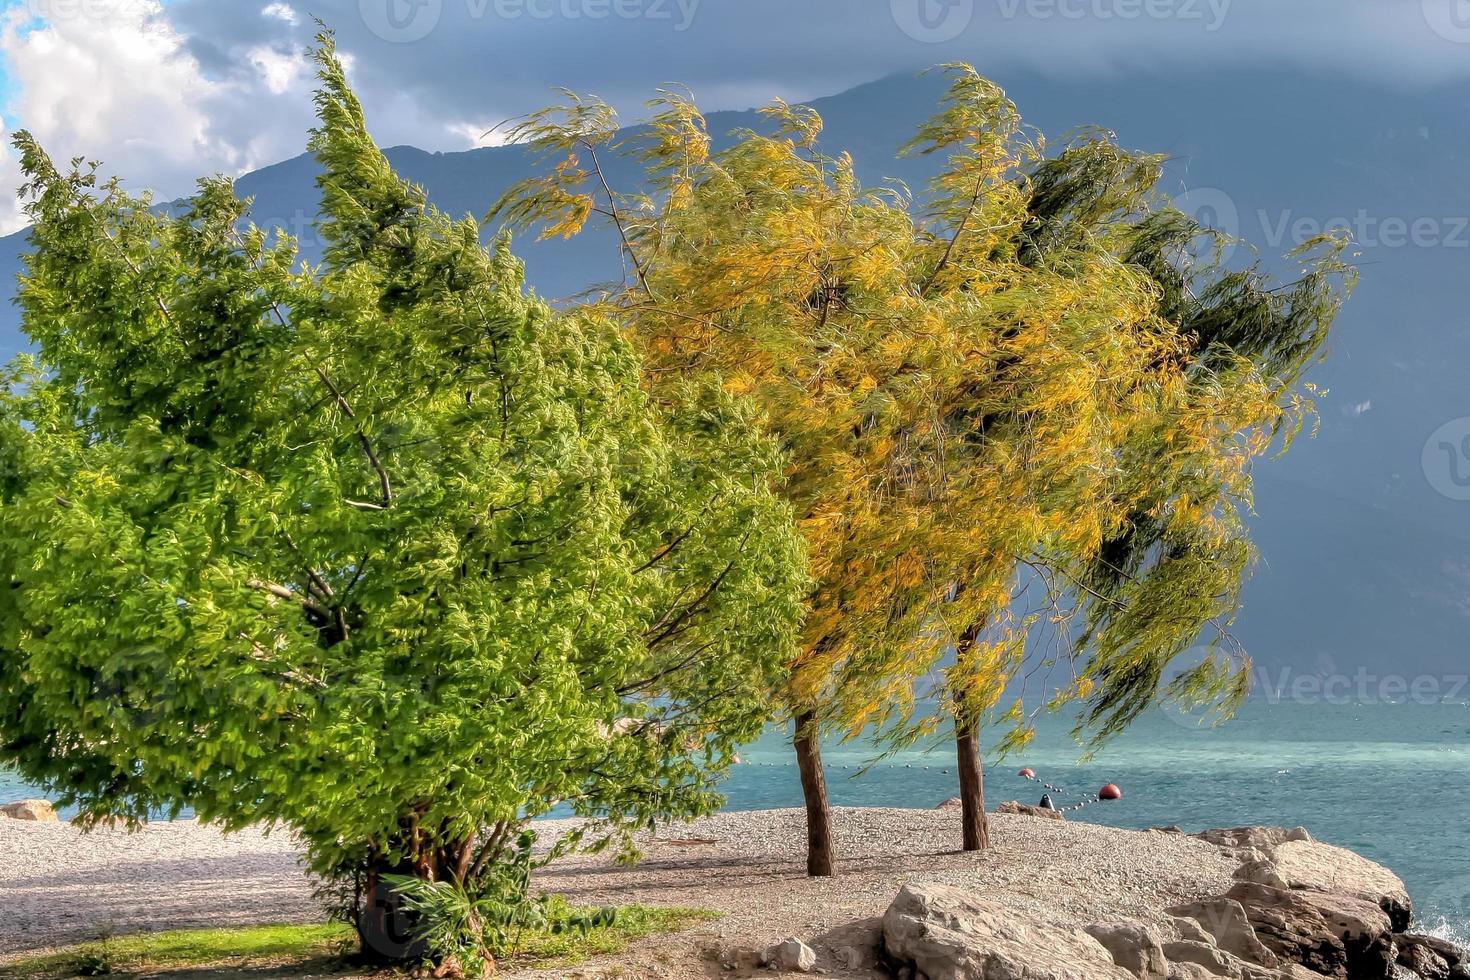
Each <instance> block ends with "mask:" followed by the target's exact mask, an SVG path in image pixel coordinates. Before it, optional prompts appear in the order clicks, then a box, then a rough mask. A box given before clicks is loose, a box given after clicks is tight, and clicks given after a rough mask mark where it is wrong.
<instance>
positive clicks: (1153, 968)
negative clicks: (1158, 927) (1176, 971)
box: [1086, 922, 1169, 980]
mask: <svg viewBox="0 0 1470 980" xmlns="http://www.w3.org/2000/svg"><path fill="white" fill-rule="evenodd" d="M1086 932H1087V934H1088V935H1089V936H1091V937H1092V938H1093V939H1096V940H1097V941H1098V942H1099V943H1102V946H1103V949H1106V950H1107V951H1108V954H1109V955H1111V956H1112V957H1113V962H1114V963H1115V964H1117V965H1118V966H1121V967H1122V968H1123V969H1125V970H1127V971H1128V972H1129V973H1131V974H1133V975H1134V976H1135V977H1139V978H1141V980H1165V978H1167V977H1168V975H1169V963H1168V961H1167V960H1165V959H1164V946H1163V943H1162V942H1161V941H1160V939H1159V934H1158V933H1157V932H1155V931H1154V930H1153V929H1152V928H1150V927H1149V926H1146V925H1144V924H1143V923H1141V922H1098V923H1095V924H1093V925H1090V926H1088V927H1087V929H1086Z"/></svg>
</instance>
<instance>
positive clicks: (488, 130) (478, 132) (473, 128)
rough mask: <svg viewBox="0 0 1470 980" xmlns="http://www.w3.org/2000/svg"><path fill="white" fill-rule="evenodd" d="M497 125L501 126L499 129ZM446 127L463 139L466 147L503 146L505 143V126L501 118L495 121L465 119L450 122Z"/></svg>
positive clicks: (456, 136) (459, 138) (455, 135)
mask: <svg viewBox="0 0 1470 980" xmlns="http://www.w3.org/2000/svg"><path fill="white" fill-rule="evenodd" d="M496 127H499V128H498V129H497V128H496ZM445 129H447V130H449V132H450V133H451V134H452V135H453V136H454V137H455V138H457V139H458V140H460V141H462V143H463V145H464V146H466V147H470V148H474V147H479V146H502V145H504V144H505V127H504V126H501V125H500V121H499V120H496V121H495V122H483V121H473V120H464V121H462V122H452V123H449V124H448V125H446V126H445ZM492 130H493V132H492ZM487 134H488V135H487Z"/></svg>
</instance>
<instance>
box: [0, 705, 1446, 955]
mask: <svg viewBox="0 0 1470 980" xmlns="http://www.w3.org/2000/svg"><path fill="white" fill-rule="evenodd" d="M1080 754H1081V753H1080V751H1079V749H1078V747H1077V746H1076V745H1075V743H1073V742H1071V741H1070V739H1069V738H1068V736H1067V732H1066V729H1065V726H1063V725H1060V724H1057V725H1053V726H1050V727H1047V728H1044V729H1043V730H1042V732H1041V733H1040V735H1039V736H1038V738H1037V741H1036V743H1035V744H1034V745H1033V746H1032V747H1030V748H1028V749H1027V750H1026V751H1025V753H1023V754H1021V755H1017V756H1015V757H1013V758H1010V759H1006V760H1004V761H1002V762H992V763H991V764H990V766H989V770H988V772H987V774H986V796H987V800H988V802H989V804H990V805H991V806H994V805H995V804H996V803H999V802H1001V801H1002V800H1009V799H1019V800H1022V801H1025V802H1028V803H1035V802H1037V801H1038V799H1039V798H1040V794H1041V789H1040V787H1038V786H1037V785H1035V784H1034V783H1030V782H1027V781H1026V780H1023V779H1021V778H1020V777H1019V776H1017V775H1016V772H1017V770H1018V769H1020V768H1021V767H1023V766H1029V767H1030V768H1032V769H1034V770H1036V772H1037V775H1038V776H1040V777H1041V778H1042V779H1044V780H1046V781H1047V782H1050V783H1053V784H1055V785H1058V786H1060V787H1062V788H1064V789H1066V790H1069V791H1071V793H1072V795H1071V796H1070V797H1067V798H1064V799H1062V800H1060V801H1059V802H1061V803H1063V804H1065V803H1069V802H1074V801H1075V800H1076V799H1079V798H1082V797H1083V796H1085V795H1086V794H1090V793H1093V792H1095V791H1096V790H1097V789H1098V788H1099V787H1100V786H1102V784H1103V783H1106V782H1113V783H1117V784H1118V785H1119V786H1121V787H1122V789H1123V792H1124V798H1123V799H1122V800H1121V801H1120V802H1116V803H1097V804H1092V805H1089V806H1087V807H1085V808H1084V809H1082V810H1080V811H1078V812H1076V813H1073V814H1069V819H1073V820H1085V821H1090V822H1096V823H1102V824H1108V825H1111V826H1118V827H1134V828H1144V827H1151V826H1159V825H1167V824H1178V825H1179V826H1181V827H1183V828H1184V829H1185V830H1188V831H1191V832H1193V831H1198V830H1203V829H1205V828H1207V827H1223V826H1235V825H1240V824H1271V825H1279V826H1286V827H1293V826H1305V827H1307V828H1308V829H1309V830H1311V832H1312V833H1313V835H1314V836H1316V837H1317V838H1319V839H1321V840H1324V841H1328V842H1330V843H1334V844H1340V845H1342V846H1344V847H1349V848H1352V849H1353V850H1355V851H1358V852H1359V853H1361V854H1363V855H1365V856H1367V857H1370V858H1372V859H1373V860H1375V861H1379V862H1381V863H1383V864H1385V865H1387V866H1389V867H1390V868H1392V869H1394V870H1395V871H1396V872H1398V874H1399V875H1400V876H1401V877H1402V878H1403V879H1404V881H1405V882H1406V883H1407V885H1408V886H1409V892H1410V894H1411V895H1412V896H1413V899H1414V904H1415V907H1416V910H1417V913H1418V915H1419V918H1420V921H1421V923H1422V925H1423V927H1424V928H1432V929H1435V930H1437V931H1439V932H1440V933H1442V934H1445V935H1449V934H1455V935H1458V936H1460V937H1462V938H1466V939H1470V705H1464V704H1403V705H1397V704H1381V703H1380V704H1373V705H1335V704H1325V703H1324V704H1307V705H1303V704H1269V703H1256V704H1251V705H1248V706H1247V707H1246V708H1245V709H1244V710H1243V711H1242V712H1241V713H1240V714H1239V715H1238V716H1237V717H1236V718H1235V719H1234V720H1233V721H1231V722H1229V723H1227V724H1225V725H1223V726H1220V727H1218V728H1213V729H1211V728H1200V727H1199V726H1198V725H1196V724H1195V723H1194V722H1193V721H1191V720H1189V719H1186V718H1181V717H1179V716H1177V715H1172V714H1168V713H1165V712H1162V711H1159V712H1153V713H1151V714H1149V715H1147V716H1145V717H1144V718H1143V719H1141V720H1140V721H1139V722H1138V723H1137V724H1136V725H1135V726H1134V727H1133V728H1132V729H1131V730H1129V731H1128V732H1126V733H1125V734H1124V735H1122V736H1120V737H1119V738H1118V739H1116V740H1115V741H1113V742H1112V743H1110V744H1109V745H1108V746H1107V747H1106V748H1104V749H1103V750H1102V751H1101V752H1100V753H1099V754H1098V756H1097V758H1096V759H1094V760H1093V761H1091V762H1088V763H1086V764H1082V763H1080V762H1079V757H1080ZM742 758H743V762H742V764H741V765H740V766H737V767H736V769H735V771H734V773H733V774H732V775H731V777H730V779H729V781H728V782H727V784H726V792H727V793H728V796H729V804H728V805H729V807H730V808H731V809H741V810H759V809H769V808H773V807H788V806H798V805H800V803H801V787H800V784H799V782H798V780H797V775H796V766H795V761H794V756H793V754H792V752H791V749H790V746H789V744H788V742H787V739H786V737H785V735H784V733H781V732H777V731H773V732H771V733H770V734H768V735H767V736H765V737H764V738H762V739H761V740H760V741H759V742H757V743H755V744H753V745H751V746H748V747H747V748H746V749H745V750H744V751H743V752H742ZM825 758H826V762H827V766H828V783H829V787H830V790H831V794H832V800H833V802H834V803H835V804H837V805H843V806H902V807H931V806H935V805H936V804H938V803H940V802H941V801H943V800H945V799H947V798H949V797H951V796H954V795H955V794H956V793H957V792H958V790H957V786H956V778H957V777H956V776H955V774H954V765H953V757H952V753H951V749H950V747H949V746H948V745H947V744H940V745H938V746H936V747H933V748H932V749H926V748H919V749H915V750H911V751H907V752H904V753H902V754H900V755H897V756H893V757H890V758H888V759H885V760H883V761H881V762H878V763H877V764H876V765H873V766H871V767H870V768H868V769H867V771H866V772H862V773H861V774H859V773H860V770H862V769H863V768H864V767H865V766H866V765H867V764H868V763H869V762H870V761H871V758H872V751H871V749H870V748H869V747H867V746H864V745H862V744H851V745H845V746H844V745H830V746H828V747H827V749H826V753H825ZM28 795H36V793H35V791H34V790H33V789H31V788H29V787H26V786H25V785H24V784H22V783H21V782H20V781H19V780H18V779H16V778H15V777H14V776H13V775H12V774H6V773H4V772H0V802H5V801H7V800H12V799H19V798H22V797H24V796H28Z"/></svg>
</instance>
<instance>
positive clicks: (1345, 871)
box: [1272, 839, 1414, 932]
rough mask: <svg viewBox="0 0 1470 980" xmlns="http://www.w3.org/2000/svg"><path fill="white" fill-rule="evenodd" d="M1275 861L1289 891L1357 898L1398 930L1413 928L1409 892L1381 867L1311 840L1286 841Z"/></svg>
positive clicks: (1273, 858) (1273, 854) (1346, 851)
mask: <svg viewBox="0 0 1470 980" xmlns="http://www.w3.org/2000/svg"><path fill="white" fill-rule="evenodd" d="M1272 860H1273V861H1274V862H1275V864H1276V871H1277V873H1279V874H1280V875H1281V877H1282V878H1283V879H1285V881H1286V887H1288V888H1307V889H1311V890H1313V891H1320V892H1330V893H1336V892H1341V893H1344V894H1348V895H1353V896H1355V897H1357V898H1361V899H1364V900H1365V901H1368V902H1371V903H1373V904H1374V905H1377V906H1378V907H1379V908H1381V909H1383V911H1384V912H1385V913H1387V915H1388V918H1389V921H1390V922H1392V923H1393V927H1394V929H1395V930H1397V931H1399V932H1404V931H1406V930H1407V929H1408V928H1409V922H1410V921H1411V920H1412V918H1413V914H1414V907H1413V904H1412V903H1411V902H1410V901H1409V892H1408V890H1407V889H1406V888H1404V883H1403V881H1402V880H1400V878H1399V876H1398V875H1396V874H1394V873H1393V872H1392V871H1390V870H1388V869H1387V868H1385V867H1383V866H1382V865H1380V864H1375V863H1373V862H1372V861H1369V860H1368V859H1367V858H1365V857H1362V856H1361V855H1358V854H1355V853H1353V852H1352V851H1348V850H1344V849H1343V848H1341V847H1333V846H1332V845H1331V844H1322V843H1318V842H1316V841H1312V840H1310V839H1308V840H1288V841H1283V842H1282V844H1281V845H1280V846H1278V847H1277V848H1276V849H1275V851H1274V852H1273V853H1272Z"/></svg>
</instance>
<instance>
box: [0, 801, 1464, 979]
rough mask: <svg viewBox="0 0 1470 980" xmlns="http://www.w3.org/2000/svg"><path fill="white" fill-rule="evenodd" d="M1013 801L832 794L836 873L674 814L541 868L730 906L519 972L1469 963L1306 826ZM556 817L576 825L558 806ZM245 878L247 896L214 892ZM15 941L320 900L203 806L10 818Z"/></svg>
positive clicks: (1425, 970) (1442, 973)
mask: <svg viewBox="0 0 1470 980" xmlns="http://www.w3.org/2000/svg"><path fill="white" fill-rule="evenodd" d="M1029 810H1030V808H1028V807H1022V806H1018V805H1003V806H1002V807H1001V808H1000V812H997V813H996V814H994V815H993V816H992V818H991V836H992V843H993V846H992V848H991V850H989V851H987V852H984V853H981V854H965V853H962V852H959V851H957V850H955V847H956V845H957V843H958V839H959V837H958V832H959V821H958V816H957V814H956V813H955V812H954V811H953V810H945V809H936V810H913V809H908V810H904V809H878V808H852V809H848V808H843V809H839V810H838V811H836V823H837V832H838V839H839V843H840V844H841V853H842V858H841V861H840V864H839V868H838V872H839V873H838V876H837V877H836V878H831V879H808V878H806V877H805V875H804V874H803V873H802V862H801V855H802V846H803V836H804V816H803V814H802V812H801V811H799V810H769V811H747V812H728V813H721V814H718V815H716V816H713V817H710V818H707V819H704V820H699V821H695V822H693V823H691V824H685V825H678V826H675V827H667V828H661V829H660V830H659V832H658V833H656V834H650V835H646V836H645V837H644V838H642V840H641V845H642V847H643V850H644V855H645V857H644V860H643V862H642V863H640V864H638V865H634V866H631V867H628V866H622V865H619V864H616V863H614V862H613V861H611V860H610V859H609V858H608V857H606V856H597V855H583V856H577V857H574V858H571V859H569V860H567V861H563V862H559V863H558V864H557V865H555V866H554V867H552V868H550V869H547V870H546V871H544V872H542V873H540V875H539V877H538V884H539V885H540V886H541V887H543V888H545V889H546V890H549V891H556V892H560V893H562V894H565V895H566V896H567V897H568V899H569V900H571V901H573V902H577V903H582V904H614V903H625V902H643V903H647V904H657V905H676V906H685V907H704V908H710V909H713V910H715V911H717V912H719V913H721V917H720V918H719V919H718V920H715V921H713V922H711V923H708V924H706V925H701V926H698V927H696V928H694V929H692V930H691V931H689V932H686V933H680V934H675V935H664V936H655V937H650V938H649V939H647V940H644V941H642V942H640V943H638V944H637V945H635V946H634V947H632V948H630V949H629V950H628V951H627V952H625V953H622V954H619V955H617V956H614V957H610V958H606V959H601V960H599V961H598V962H596V963H593V964H587V965H585V966H583V967H578V968H575V969H572V970H568V969H558V970H554V971H542V972H540V973H535V972H534V971H532V972H529V973H528V972H526V971H521V972H515V973H507V974H506V975H514V976H521V975H528V976H532V975H534V976H538V977H547V978H550V977H557V978H561V977H569V976H579V977H586V978H602V977H613V976H624V977H626V976H629V975H631V976H639V977H661V978H690V980H693V978H708V977H711V976H722V975H723V976H754V975H770V973H771V971H773V970H775V971H791V972H793V973H797V974H800V973H808V972H810V973H811V974H813V975H817V974H820V975H825V976H828V977H838V978H843V980H870V978H871V980H877V978H882V977H894V976H896V977H899V978H902V980H951V978H955V980H1021V978H1023V980H1127V978H1128V977H1134V978H1138V980H1315V978H1321V977H1330V978H1334V980H1379V978H1385V980H1386V978H1389V977H1395V976H1397V977H1410V976H1417V977H1421V978H1425V980H1455V978H1462V980H1463V978H1470V960H1467V959H1466V958H1465V954H1464V953H1463V952H1462V951H1460V950H1458V949H1456V948H1455V947H1453V946H1451V945H1450V944H1448V943H1445V942H1443V941H1442V940H1438V939H1435V938H1433V937H1428V936H1418V935H1415V933H1414V930H1413V925H1412V906H1411V904H1410V901H1409V896H1408V895H1407V893H1406V892H1405V889H1404V886H1403V884H1402V882H1401V881H1400V880H1399V879H1398V877H1397V876H1395V875H1394V874H1393V873H1392V872H1391V871H1389V870H1388V869H1386V868H1383V867H1381V866H1379V865H1377V864H1374V863H1373V862H1371V861H1368V860H1366V859H1364V858H1362V857H1360V856H1358V855H1356V854H1354V853H1353V852H1351V851H1347V850H1344V849H1342V848H1338V847H1333V846H1331V845H1328V844H1324V843H1320V842H1317V841H1315V840H1313V839H1312V837H1311V835H1310V834H1309V833H1307V832H1306V831H1304V830H1301V829H1295V830H1282V829H1272V828H1259V827H1248V828H1236V829H1231V830H1215V831H1206V832H1204V833H1202V834H1197V835H1190V834H1185V833H1182V832H1180V831H1178V830H1177V829H1176V828H1159V829H1157V830H1153V831H1143V832H1141V831H1130V830H1119V829H1115V828H1110V827H1103V826H1100V825H1097V824H1090V823H1085V822H1080V821H1066V820H1062V819H1059V818H1058V815H1055V814H1040V815H1032V814H1031V813H1030V812H1028V811H1029ZM537 826H538V828H539V829H541V830H543V831H545V832H546V833H547V834H555V833H557V832H558V831H562V830H565V829H568V827H569V824H568V822H565V821H545V822H542V823H539V824H538V825H537ZM222 892H228V893H229V894H230V895H231V896H232V900H231V901H230V902H229V903H220V902H219V901H218V896H219V895H220V894H221V893H222ZM0 905H3V906H4V907H5V908H6V909H7V915H8V917H9V925H10V926H12V927H13V928H10V929H7V930H4V931H3V932H0V960H3V959H5V958H6V956H5V955H4V954H7V953H9V954H12V955H15V954H19V953H22V952H25V951H34V950H37V949H42V948H46V947H49V946H55V945H59V944H62V943H67V942H76V941H79V940H83V939H87V938H91V936H92V935H94V934H95V932H96V931H97V930H99V929H104V928H116V929H117V930H118V931H138V930H149V929H164V928H175V927H180V926H195V925H243V924H248V923H261V922H306V921H316V920H320V918H321V914H322V913H321V909H320V907H319V906H317V905H316V904H315V902H314V901H313V900H312V898H311V882H310V881H309V880H308V879H307V878H306V876H305V875H304V874H303V873H302V872H301V870H300V868H299V865H298V864H297V862H296V853H295V847H294V844H293V843H292V842H291V840H290V838H289V836H287V835H283V834H275V835H271V836H270V837H269V838H266V837H264V836H262V835H261V834H259V833H258V832H254V831H250V832H244V833H240V834H231V835H222V834H220V833H219V832H218V831H216V830H214V829H213V828H211V827H207V826H201V825H199V824H196V823H194V822H192V821H176V822H173V823H163V824H151V825H148V826H147V827H145V828H143V830H142V831H141V832H139V833H135V834H129V833H127V832H125V831H124V830H123V829H122V828H101V829H98V830H96V831H94V832H93V833H91V834H90V835H84V834H82V833H81V832H80V831H78V830H77V829H76V828H73V827H72V826H71V825H69V824H66V823H64V822H61V823H54V822H29V821H26V820H22V819H0Z"/></svg>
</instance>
